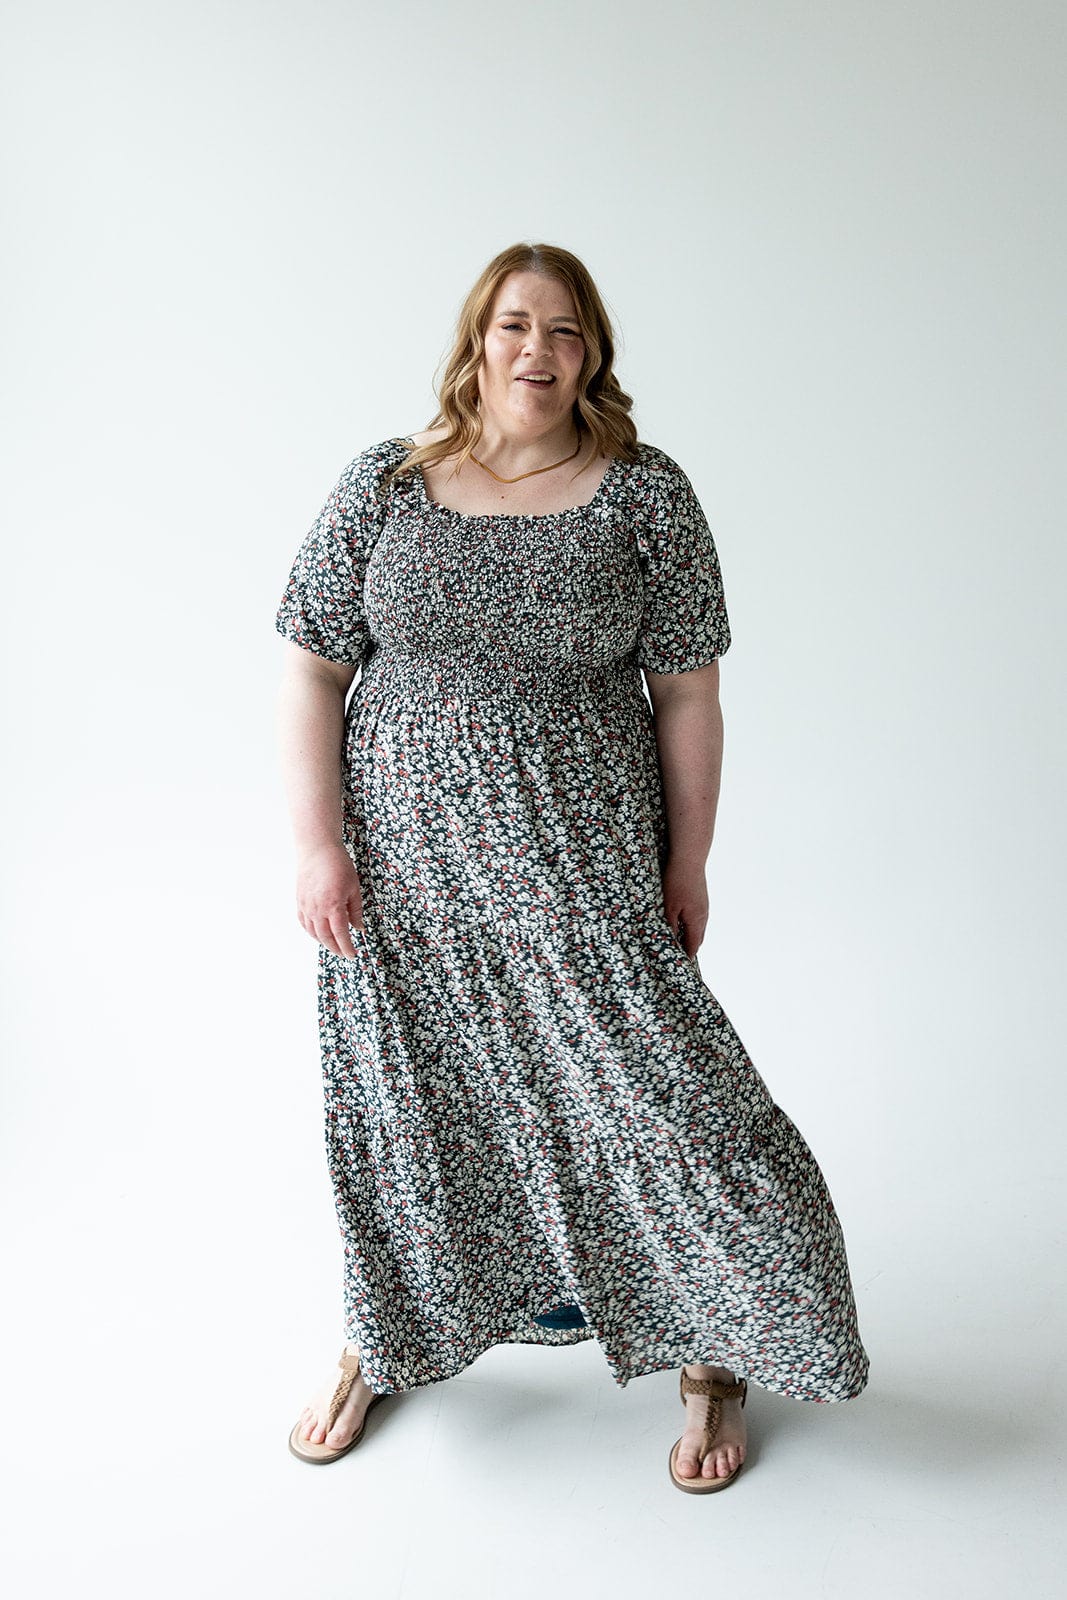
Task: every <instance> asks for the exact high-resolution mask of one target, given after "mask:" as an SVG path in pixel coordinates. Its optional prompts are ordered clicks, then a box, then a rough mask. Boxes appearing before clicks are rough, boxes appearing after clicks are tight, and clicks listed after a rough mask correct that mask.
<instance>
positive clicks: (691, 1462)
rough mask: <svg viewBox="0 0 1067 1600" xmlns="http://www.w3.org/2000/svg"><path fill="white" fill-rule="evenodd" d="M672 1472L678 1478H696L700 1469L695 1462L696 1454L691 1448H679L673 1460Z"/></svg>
mask: <svg viewBox="0 0 1067 1600" xmlns="http://www.w3.org/2000/svg"><path fill="white" fill-rule="evenodd" d="M674 1470H675V1472H677V1474H678V1476H679V1477H680V1478H695V1477H696V1475H697V1473H698V1472H699V1470H700V1467H699V1464H698V1462H697V1458H696V1452H695V1450H693V1449H692V1447H691V1446H690V1447H687V1448H684V1449H683V1448H682V1447H681V1446H679V1449H678V1453H677V1455H676V1456H675V1458H674Z"/></svg>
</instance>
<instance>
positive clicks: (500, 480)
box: [471, 434, 582, 483]
mask: <svg viewBox="0 0 1067 1600" xmlns="http://www.w3.org/2000/svg"><path fill="white" fill-rule="evenodd" d="M581 448H582V436H581V434H579V435H578V444H577V446H576V447H575V449H573V450H572V451H571V453H570V455H569V456H564V457H563V460H562V461H553V462H552V464H551V466H548V467H534V469H533V471H532V472H520V473H519V476H518V477H517V478H501V477H499V476H498V475H497V473H495V472H494V471H493V469H492V467H487V466H486V464H485V462H484V461H479V460H478V457H477V456H476V455H475V454H474V452H473V450H472V451H471V460H472V461H473V462H474V465H475V466H476V467H481V469H482V471H483V472H488V474H489V476H490V477H491V478H496V481H497V483H520V482H521V481H522V479H523V478H536V477H537V474H538V473H539V472H554V471H555V469H556V468H557V467H565V466H566V465H567V462H568V461H573V460H574V458H575V456H576V455H577V454H578V451H579V450H580V449H581Z"/></svg>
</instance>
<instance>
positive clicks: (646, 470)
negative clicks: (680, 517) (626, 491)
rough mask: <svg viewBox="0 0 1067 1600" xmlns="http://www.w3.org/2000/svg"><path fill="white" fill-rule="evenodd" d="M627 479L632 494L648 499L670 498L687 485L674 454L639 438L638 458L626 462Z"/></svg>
mask: <svg viewBox="0 0 1067 1600" xmlns="http://www.w3.org/2000/svg"><path fill="white" fill-rule="evenodd" d="M626 478H627V482H628V485H629V487H630V489H631V490H632V491H633V492H634V493H636V494H637V495H638V496H639V497H641V498H643V499H649V500H661V499H663V498H665V497H666V498H667V499H669V498H670V497H671V496H672V495H674V494H677V493H678V492H679V491H680V490H683V489H687V488H688V487H689V479H688V477H687V476H686V474H685V472H684V471H683V470H682V468H681V467H680V466H679V465H678V462H677V461H675V459H674V457H673V456H670V455H668V454H667V452H666V450H661V449H660V448H659V446H658V445H654V444H647V443H646V442H645V441H644V440H639V441H638V445H637V460H636V461H633V462H629V463H627V466H626Z"/></svg>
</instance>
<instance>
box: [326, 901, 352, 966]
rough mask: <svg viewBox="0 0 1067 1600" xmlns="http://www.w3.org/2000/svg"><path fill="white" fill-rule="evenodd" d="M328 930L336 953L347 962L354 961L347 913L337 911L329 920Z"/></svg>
mask: <svg viewBox="0 0 1067 1600" xmlns="http://www.w3.org/2000/svg"><path fill="white" fill-rule="evenodd" d="M330 930H331V932H332V934H333V937H334V939H335V941H336V945H335V948H336V950H337V953H338V954H339V955H342V956H347V958H348V960H349V961H354V960H355V959H356V947H355V945H354V944H353V943H352V930H351V929H350V928H349V926H348V912H347V911H339V912H337V913H335V915H334V916H332V917H331V918H330Z"/></svg>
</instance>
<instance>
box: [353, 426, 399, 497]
mask: <svg viewBox="0 0 1067 1600" xmlns="http://www.w3.org/2000/svg"><path fill="white" fill-rule="evenodd" d="M410 453H411V440H410V439H409V438H401V437H393V438H390V439H380V440H379V441H378V442H377V443H376V444H370V445H366V446H365V447H364V448H363V449H362V450H360V451H359V452H358V453H357V454H356V455H354V456H352V457H351V459H350V460H349V461H348V463H347V465H346V466H345V468H344V470H343V471H342V473H341V476H340V479H339V480H338V484H337V491H336V492H339V493H341V494H342V495H344V496H346V497H348V498H350V499H357V500H358V499H367V500H373V499H377V498H378V497H379V496H380V494H381V490H382V486H383V484H384V481H385V479H386V477H387V476H388V474H389V473H390V472H392V470H393V468H394V467H398V466H399V465H400V463H401V462H402V461H403V460H404V458H405V457H406V456H408V455H410Z"/></svg>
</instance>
